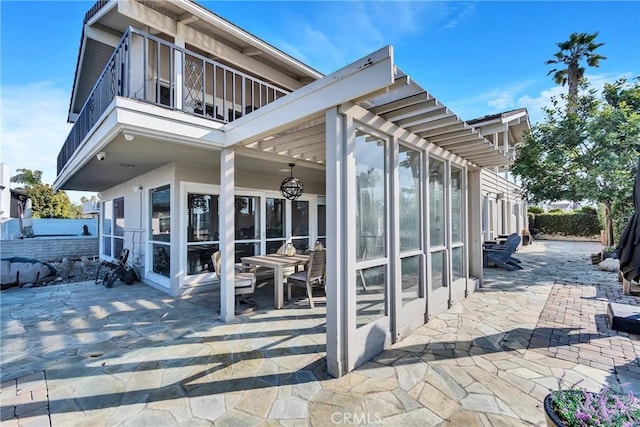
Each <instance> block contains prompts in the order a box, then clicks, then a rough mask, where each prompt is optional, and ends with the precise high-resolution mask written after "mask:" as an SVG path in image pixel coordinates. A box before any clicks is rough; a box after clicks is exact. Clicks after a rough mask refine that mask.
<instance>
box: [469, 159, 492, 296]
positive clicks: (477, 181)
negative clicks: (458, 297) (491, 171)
mask: <svg viewBox="0 0 640 427" xmlns="http://www.w3.org/2000/svg"><path fill="white" fill-rule="evenodd" d="M467 175H468V180H467V182H468V183H467V192H468V193H467V194H468V203H469V209H468V211H467V212H468V215H467V223H468V224H469V228H468V230H469V231H468V233H469V234H468V238H467V242H468V243H467V248H468V249H467V250H468V252H467V253H468V254H469V275H470V276H473V277H477V278H478V279H479V283H480V285H482V274H483V269H482V242H483V237H482V176H481V175H482V170H481V169H477V170H474V171H469V173H468V174H467ZM487 216H488V215H487ZM467 291H473V289H470V288H467Z"/></svg>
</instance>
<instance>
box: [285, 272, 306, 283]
mask: <svg viewBox="0 0 640 427" xmlns="http://www.w3.org/2000/svg"><path fill="white" fill-rule="evenodd" d="M290 280H291V281H295V282H303V283H305V282H306V281H307V272H306V271H305V270H303V271H298V272H297V273H293V274H292V275H290V276H289V277H287V282H289V281H290Z"/></svg>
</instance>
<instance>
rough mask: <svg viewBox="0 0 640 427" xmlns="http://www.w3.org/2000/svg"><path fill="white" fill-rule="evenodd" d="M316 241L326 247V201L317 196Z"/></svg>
mask: <svg viewBox="0 0 640 427" xmlns="http://www.w3.org/2000/svg"><path fill="white" fill-rule="evenodd" d="M318 240H319V241H320V243H322V246H324V247H327V201H326V199H325V198H324V197H322V196H318Z"/></svg>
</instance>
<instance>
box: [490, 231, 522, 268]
mask: <svg viewBox="0 0 640 427" xmlns="http://www.w3.org/2000/svg"><path fill="white" fill-rule="evenodd" d="M518 245H520V236H519V235H518V234H515V233H514V234H512V235H510V236H509V237H508V238H507V241H506V242H505V243H504V244H503V245H502V247H501V248H500V249H494V248H485V249H484V251H483V255H484V256H483V258H484V265H485V267H488V266H490V265H491V264H495V265H496V266H498V267H500V268H504V269H505V270H509V271H514V270H520V269H522V265H520V263H521V262H520V260H519V259H516V258H513V257H512V256H511V255H513V253H514V252H515V251H516V249H517V248H518Z"/></svg>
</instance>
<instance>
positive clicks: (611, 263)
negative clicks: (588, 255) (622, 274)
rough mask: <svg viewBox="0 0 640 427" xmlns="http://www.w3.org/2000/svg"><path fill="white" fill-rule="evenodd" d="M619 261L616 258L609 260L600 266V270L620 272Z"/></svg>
mask: <svg viewBox="0 0 640 427" xmlns="http://www.w3.org/2000/svg"><path fill="white" fill-rule="evenodd" d="M618 265H619V263H618V260H617V259H614V258H607V259H605V260H604V261H602V262H601V263H600V264H598V268H599V269H600V270H602V271H611V272H614V273H616V272H617V271H618Z"/></svg>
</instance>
